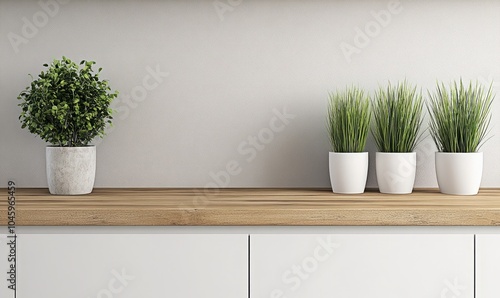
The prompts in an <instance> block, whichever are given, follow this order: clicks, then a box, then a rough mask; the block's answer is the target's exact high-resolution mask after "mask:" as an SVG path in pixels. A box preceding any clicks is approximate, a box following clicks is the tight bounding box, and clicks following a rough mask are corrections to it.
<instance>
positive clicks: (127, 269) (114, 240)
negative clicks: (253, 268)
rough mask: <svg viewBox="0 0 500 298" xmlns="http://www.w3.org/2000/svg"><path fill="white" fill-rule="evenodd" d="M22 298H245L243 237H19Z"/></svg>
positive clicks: (245, 258) (246, 263)
mask: <svg viewBox="0 0 500 298" xmlns="http://www.w3.org/2000/svg"><path fill="white" fill-rule="evenodd" d="M18 268H19V275H18V297H19V298H32V297H40V298H69V297H81V298H94V297H97V298H103V297H106V298H111V297H120V298H139V297H140V298H161V297H175V298H200V297H204V298H221V297H231V298H233V297H234V298H246V297H247V295H248V236H247V235H159V234H149V235H119V234H113V235H102V234H97V235H96V234H94V235H81V234H80V235H61V234H56V235H47V234H45V235H33V234H31V235H25V234H23V235H19V236H18Z"/></svg>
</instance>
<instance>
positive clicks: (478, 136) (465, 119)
mask: <svg viewBox="0 0 500 298" xmlns="http://www.w3.org/2000/svg"><path fill="white" fill-rule="evenodd" d="M429 97H430V101H429V102H428V104H427V108H428V110H429V114H430V125H429V127H430V133H431V136H432V138H433V139H434V142H435V143H436V146H437V148H438V152H436V176H437V180H438V185H439V189H440V191H441V192H442V193H445V194H454V195H475V194H477V193H478V191H479V187H480V185H481V178H482V173H483V153H482V152H478V150H479V148H480V147H481V145H482V144H483V141H484V140H485V137H486V135H487V133H488V127H489V124H490V120H491V114H490V112H491V105H492V102H493V98H494V95H493V93H492V89H491V86H490V87H489V89H486V88H484V87H483V86H481V85H480V84H479V83H477V82H476V83H475V84H472V83H469V86H468V87H466V86H464V84H463V82H462V80H460V82H456V81H455V82H454V83H453V84H451V85H450V88H446V86H445V85H444V84H438V85H437V90H436V92H435V93H434V94H431V93H429Z"/></svg>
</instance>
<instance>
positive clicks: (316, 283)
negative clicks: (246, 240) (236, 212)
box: [250, 234, 474, 298]
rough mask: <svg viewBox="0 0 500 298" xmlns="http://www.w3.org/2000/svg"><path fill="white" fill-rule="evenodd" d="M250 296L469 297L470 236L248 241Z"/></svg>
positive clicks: (259, 238)
mask: <svg viewBox="0 0 500 298" xmlns="http://www.w3.org/2000/svg"><path fill="white" fill-rule="evenodd" d="M250 260H251V261H250V272H251V273H250V276H251V278H250V280H251V283H250V284H251V286H250V288H251V297H253V298H264V297H265V298H269V297H270V298H285V297H286V298H304V297H307V298H334V297H335V298H337V297H342V298H360V297H370V298H402V297H405V298H422V297H429V298H431V297H440V298H447V297H449V298H453V297H460V298H473V292H474V236H473V235H422V234H416V235H343V234H339V235H251V237H250Z"/></svg>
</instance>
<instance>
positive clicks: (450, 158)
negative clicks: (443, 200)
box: [436, 152, 483, 195]
mask: <svg viewBox="0 0 500 298" xmlns="http://www.w3.org/2000/svg"><path fill="white" fill-rule="evenodd" d="M436 176H437V180H438V185H439V190H440V191H441V192H442V193H444V194H450V195H475V194H477V193H478V191H479V187H480V186H481V178H482V176H483V152H471V153H448V152H436Z"/></svg>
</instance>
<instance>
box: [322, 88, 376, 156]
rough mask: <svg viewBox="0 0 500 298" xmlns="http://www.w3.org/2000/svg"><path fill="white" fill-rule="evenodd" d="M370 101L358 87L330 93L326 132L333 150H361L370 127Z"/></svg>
mask: <svg viewBox="0 0 500 298" xmlns="http://www.w3.org/2000/svg"><path fill="white" fill-rule="evenodd" d="M370 119H371V114H370V101H369V98H368V95H366V93H365V92H364V91H363V90H362V89H360V88H358V87H354V86H352V87H348V88H346V89H345V90H343V91H337V92H335V93H330V95H329V105H328V119H327V120H328V121H327V125H328V132H329V135H330V143H331V145H332V148H333V151H334V152H343V153H345V152H362V151H363V150H364V148H365V145H366V139H367V137H368V130H369V127H370Z"/></svg>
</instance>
